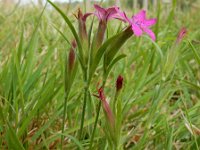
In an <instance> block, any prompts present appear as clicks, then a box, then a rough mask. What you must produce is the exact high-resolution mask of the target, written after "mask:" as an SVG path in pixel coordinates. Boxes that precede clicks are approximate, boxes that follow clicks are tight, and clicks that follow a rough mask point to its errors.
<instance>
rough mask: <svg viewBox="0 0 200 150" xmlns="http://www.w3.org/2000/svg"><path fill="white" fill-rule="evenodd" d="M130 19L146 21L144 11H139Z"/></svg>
mask: <svg viewBox="0 0 200 150" xmlns="http://www.w3.org/2000/svg"><path fill="white" fill-rule="evenodd" d="M132 18H134V19H135V20H136V21H143V20H145V19H146V11H145V10H141V11H140V12H139V13H137V14H136V15H134V16H133V17H132Z"/></svg>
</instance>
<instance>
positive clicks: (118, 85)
mask: <svg viewBox="0 0 200 150" xmlns="http://www.w3.org/2000/svg"><path fill="white" fill-rule="evenodd" d="M123 80H124V78H123V77H122V76H121V75H119V76H118V78H117V81H116V90H117V92H118V91H119V90H121V89H122V86H123Z"/></svg>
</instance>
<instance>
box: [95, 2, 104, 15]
mask: <svg viewBox="0 0 200 150" xmlns="http://www.w3.org/2000/svg"><path fill="white" fill-rule="evenodd" d="M94 8H95V9H96V10H97V11H98V12H100V13H101V14H105V13H106V9H104V8H102V7H100V6H99V5H96V4H94Z"/></svg>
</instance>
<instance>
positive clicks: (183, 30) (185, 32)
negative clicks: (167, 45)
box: [176, 27, 187, 44]
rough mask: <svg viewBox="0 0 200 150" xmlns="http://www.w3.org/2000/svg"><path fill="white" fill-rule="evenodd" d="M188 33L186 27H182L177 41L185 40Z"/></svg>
mask: <svg viewBox="0 0 200 150" xmlns="http://www.w3.org/2000/svg"><path fill="white" fill-rule="evenodd" d="M186 34H187V29H186V28H185V27H183V28H181V30H180V31H179V33H178V36H177V39H176V43H178V44H179V43H180V42H181V41H182V40H183V38H184V37H185V35H186Z"/></svg>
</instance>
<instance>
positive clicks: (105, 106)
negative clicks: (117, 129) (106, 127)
mask: <svg viewBox="0 0 200 150" xmlns="http://www.w3.org/2000/svg"><path fill="white" fill-rule="evenodd" d="M98 94H99V95H98V98H99V99H100V100H101V102H102V107H103V110H104V112H105V115H106V117H107V119H108V121H109V122H110V125H111V126H114V123H115V120H114V115H113V113H112V110H111V108H110V106H109V104H108V102H107V101H106V97H105V95H104V90H103V88H102V87H101V88H99V89H98Z"/></svg>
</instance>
